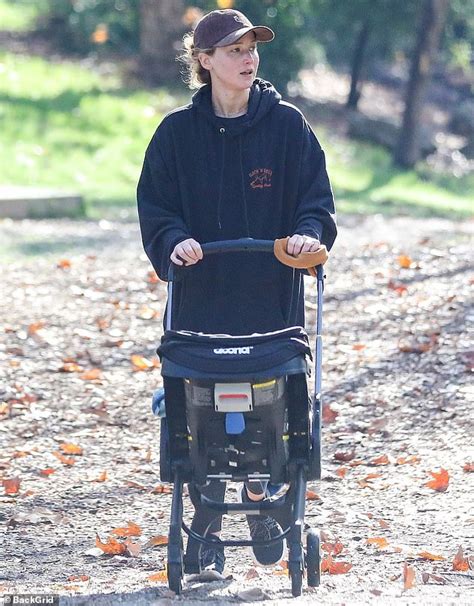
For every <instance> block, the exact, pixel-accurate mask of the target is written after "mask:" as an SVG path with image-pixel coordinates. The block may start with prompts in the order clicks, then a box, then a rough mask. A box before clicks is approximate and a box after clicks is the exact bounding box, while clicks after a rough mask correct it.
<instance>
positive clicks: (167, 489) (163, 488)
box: [151, 484, 173, 494]
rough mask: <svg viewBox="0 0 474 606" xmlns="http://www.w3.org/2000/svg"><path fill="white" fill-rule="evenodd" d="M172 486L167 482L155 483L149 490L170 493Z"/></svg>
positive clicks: (153, 492)
mask: <svg viewBox="0 0 474 606" xmlns="http://www.w3.org/2000/svg"><path fill="white" fill-rule="evenodd" d="M172 492H173V487H172V486H169V485H168V484H157V485H156V486H155V488H153V490H152V491H151V493H152V494H171V493H172Z"/></svg>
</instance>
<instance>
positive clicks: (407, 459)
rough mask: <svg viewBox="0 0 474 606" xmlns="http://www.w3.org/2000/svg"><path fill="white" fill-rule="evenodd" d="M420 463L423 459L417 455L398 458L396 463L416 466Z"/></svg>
mask: <svg viewBox="0 0 474 606" xmlns="http://www.w3.org/2000/svg"><path fill="white" fill-rule="evenodd" d="M420 461H421V458H420V457H418V456H416V455H412V456H411V457H398V459H397V460H396V461H395V465H415V464H416V463H419V462H420Z"/></svg>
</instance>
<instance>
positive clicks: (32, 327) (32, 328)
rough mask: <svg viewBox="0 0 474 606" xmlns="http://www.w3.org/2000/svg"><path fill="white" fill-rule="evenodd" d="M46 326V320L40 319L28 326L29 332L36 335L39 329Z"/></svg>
mask: <svg viewBox="0 0 474 606" xmlns="http://www.w3.org/2000/svg"><path fill="white" fill-rule="evenodd" d="M45 326H46V322H44V321H43V320H40V321H39V322H33V323H32V324H30V325H29V326H28V334H29V335H30V336H31V335H34V334H35V333H37V332H38V330H41V329H42V328H44V327H45Z"/></svg>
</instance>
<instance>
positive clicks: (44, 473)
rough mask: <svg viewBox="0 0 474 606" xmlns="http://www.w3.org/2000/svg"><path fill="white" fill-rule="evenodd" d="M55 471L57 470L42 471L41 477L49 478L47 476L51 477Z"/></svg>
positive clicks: (50, 468) (48, 468)
mask: <svg viewBox="0 0 474 606" xmlns="http://www.w3.org/2000/svg"><path fill="white" fill-rule="evenodd" d="M55 471H56V470H55V469H53V468H52V467H47V468H46V469H40V475H42V476H46V477H47V476H50V475H51V474H52V473H54V472H55Z"/></svg>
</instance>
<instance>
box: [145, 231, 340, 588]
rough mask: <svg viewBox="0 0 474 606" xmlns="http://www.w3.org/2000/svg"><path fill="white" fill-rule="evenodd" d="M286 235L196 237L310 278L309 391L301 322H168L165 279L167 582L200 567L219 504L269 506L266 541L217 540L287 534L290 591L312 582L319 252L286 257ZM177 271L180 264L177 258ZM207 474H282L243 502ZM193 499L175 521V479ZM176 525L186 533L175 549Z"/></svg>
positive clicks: (243, 509) (211, 250)
mask: <svg viewBox="0 0 474 606" xmlns="http://www.w3.org/2000/svg"><path fill="white" fill-rule="evenodd" d="M286 241H287V239H282V240H276V241H275V242H273V241H267V240H254V239H252V238H243V239H239V240H228V241H221V242H210V243H207V244H203V245H202V251H203V254H204V256H207V255H214V254H224V253H225V254H228V253H236V252H243V251H247V252H251V253H266V254H269V253H273V254H275V256H276V257H277V258H278V260H279V261H281V262H283V263H286V264H287V265H292V266H293V267H298V268H299V270H295V271H297V274H298V278H299V280H302V271H301V270H303V269H305V268H306V269H308V272H309V273H310V274H311V275H313V276H315V277H316V278H317V303H318V304H317V325H316V348H315V389H314V394H313V397H310V395H309V393H308V384H307V378H308V376H309V375H310V373H311V370H310V366H309V362H308V361H309V360H311V359H312V355H311V348H310V346H309V341H308V337H307V335H306V333H305V331H304V330H303V329H302V328H301V327H288V328H285V329H282V330H278V331H275V332H271V333H264V334H252V335H249V336H230V335H214V334H203V333H196V332H191V331H180V330H175V329H174V328H173V318H172V316H173V282H174V281H175V275H176V269H177V267H175V266H174V265H173V264H171V267H170V271H169V282H168V307H167V314H166V330H165V333H164V335H163V338H162V340H161V345H160V346H159V348H158V350H157V353H158V355H159V357H160V359H161V362H162V365H161V369H162V376H163V385H164V390H165V405H166V417H164V418H162V419H161V436H160V477H161V481H163V482H172V483H173V484H174V490H173V497H172V505H171V516H170V528H169V538H168V563H167V573H168V583H169V587H170V589H171V590H173V591H174V592H175V593H176V594H180V593H181V591H182V582H183V577H184V573H187V574H193V573H200V572H201V567H200V550H201V547H202V545H204V544H207V545H213V544H215V543H216V539H215V538H214V539H213V538H212V537H211V536H206V531H207V530H208V529H209V527H210V525H211V524H212V522H213V520H214V519H215V518H216V517H218V516H221V515H223V514H226V515H232V514H233V515H237V514H240V515H241V514H248V515H262V514H263V515H270V516H271V517H272V518H274V519H275V521H276V522H278V524H279V525H280V527H281V529H282V532H281V534H280V535H279V536H277V537H274V538H272V539H269V540H267V541H263V540H262V541H258V542H257V541H252V540H250V539H249V540H237V539H235V540H222V541H219V545H220V546H221V547H236V546H252V545H255V544H257V543H258V544H259V545H268V544H270V543H272V542H275V541H279V540H281V539H282V538H285V539H286V541H287V545H288V552H289V556H288V573H289V577H290V579H291V589H292V594H293V596H299V595H301V592H302V584H303V577H304V572H305V569H306V578H307V583H308V586H310V587H316V586H318V585H319V582H320V540H319V534H318V532H317V531H315V530H313V529H309V530H308V532H307V534H306V550H305V549H304V546H303V531H304V513H305V498H306V483H307V481H308V480H319V479H320V478H321V360H322V337H321V329H322V304H323V288H324V274H323V266H322V264H323V263H324V262H325V261H326V259H327V256H328V255H327V251H326V249H325V247H324V246H323V247H321V248H320V249H319V250H318V251H317V252H316V253H301V254H300V256H299V257H296V258H295V257H292V256H290V255H288V254H287V253H286ZM179 271H180V272H183V273H185V271H186V269H185V268H179ZM211 480H220V481H222V482H227V481H233V482H244V481H247V480H267V481H270V483H272V484H287V485H288V490H287V492H286V493H285V494H284V496H283V497H281V498H279V499H278V500H271V499H270V500H265V501H258V502H251V503H227V502H218V501H215V500H212V499H209V498H207V497H206V496H205V495H204V494H202V493H201V492H200V490H199V487H202V486H204V485H206V483H207V482H209V481H211ZM184 483H188V484H189V496H190V498H191V501H192V504H193V505H194V508H195V516H194V519H193V524H192V527H191V528H190V527H188V526H187V525H186V524H185V523H184V522H183V484H184ZM182 531H184V532H185V533H186V534H187V535H188V537H189V539H188V544H187V549H186V553H184V549H183V537H182Z"/></svg>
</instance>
